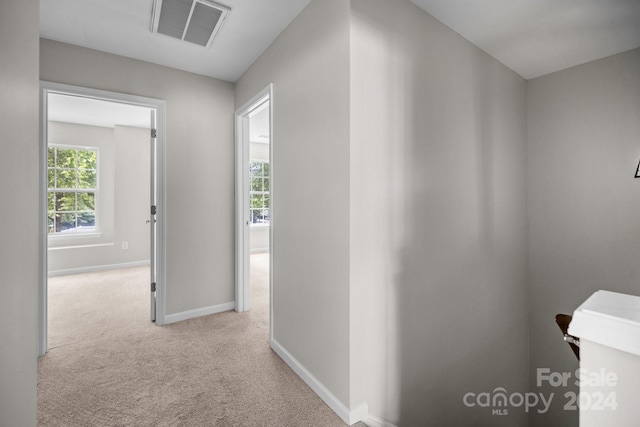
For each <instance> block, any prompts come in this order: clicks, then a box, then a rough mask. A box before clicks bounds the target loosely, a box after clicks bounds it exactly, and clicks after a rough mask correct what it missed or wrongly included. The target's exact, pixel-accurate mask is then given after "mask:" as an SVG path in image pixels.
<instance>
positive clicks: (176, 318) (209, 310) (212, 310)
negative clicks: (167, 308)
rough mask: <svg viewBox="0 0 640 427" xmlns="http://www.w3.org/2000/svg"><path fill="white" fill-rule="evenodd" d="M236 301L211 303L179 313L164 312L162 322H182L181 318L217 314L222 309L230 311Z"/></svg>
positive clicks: (186, 318) (187, 318) (222, 310)
mask: <svg viewBox="0 0 640 427" xmlns="http://www.w3.org/2000/svg"><path fill="white" fill-rule="evenodd" d="M235 306H236V302H235V301H231V302H226V303H224V304H218V305H211V306H209V307H202V308H196V309H194V310H187V311H181V312H179V313H173V314H166V315H165V316H164V324H165V325H168V324H170V323H177V322H182V321H183V320H189V319H195V318H196V317H200V316H208V315H210V314H218V313H222V312H224V311H231V310H233V309H234V308H235Z"/></svg>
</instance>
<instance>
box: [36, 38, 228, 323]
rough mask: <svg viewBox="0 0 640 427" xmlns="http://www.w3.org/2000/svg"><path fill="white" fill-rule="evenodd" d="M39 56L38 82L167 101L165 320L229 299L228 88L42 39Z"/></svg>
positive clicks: (226, 84) (109, 55) (134, 61)
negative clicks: (56, 83) (177, 314)
mask: <svg viewBox="0 0 640 427" xmlns="http://www.w3.org/2000/svg"><path fill="white" fill-rule="evenodd" d="M40 53H41V56H40V61H41V62H40V78H41V79H42V80H46V81H53V82H58V83H66V84H71V85H76V86H84V87H91V88H96V89H103V90H109V91H114V92H120V93H128V94H133V95H140V96H147V97H152V98H159V99H164V100H165V101H166V116H167V123H166V132H167V134H166V171H165V177H166V203H167V212H166V248H167V253H166V259H167V262H166V285H167V286H166V292H167V294H166V304H167V305H166V311H167V314H174V313H180V312H184V311H188V310H193V309H198V308H206V307H210V306H215V305H218V304H224V303H227V302H230V301H233V299H234V258H233V251H232V250H230V248H233V245H234V232H233V229H234V217H233V215H234V213H233V212H234V208H233V206H234V190H233V188H234V186H233V182H234V160H233V159H234V148H233V147H234V144H233V111H234V104H233V102H234V98H233V93H234V91H233V85H232V84H230V83H226V82H222V81H219V80H215V79H211V78H208V77H203V76H198V75H195V74H190V73H187V72H183V71H179V70H175V69H172V68H167V67H163V66H159V65H154V64H150V63H146V62H142V61H137V60H133V59H129V58H124V57H120V56H116V55H112V54H108V53H104V52H98V51H95V50H91V49H86V48H82V47H77V46H71V45H68V44H64V43H59V42H55V41H51V40H45V39H42V40H41V52H40ZM160 214H161V213H160Z"/></svg>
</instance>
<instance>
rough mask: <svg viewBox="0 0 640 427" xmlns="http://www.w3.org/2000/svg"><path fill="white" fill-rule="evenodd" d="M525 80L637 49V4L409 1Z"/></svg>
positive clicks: (639, 0)
mask: <svg viewBox="0 0 640 427" xmlns="http://www.w3.org/2000/svg"><path fill="white" fill-rule="evenodd" d="M411 1H412V2H413V3H415V4H416V5H418V6H420V7H421V8H423V9H424V10H426V11H427V12H429V13H430V14H431V15H433V16H434V17H435V18H436V19H438V20H439V21H440V22H443V23H444V24H446V25H447V26H449V27H450V28H452V29H453V30H454V31H456V32H457V33H459V34H460V35H462V36H463V37H464V38H466V39H467V40H469V41H471V42H472V43H473V44H475V45H476V46H478V47H480V48H481V49H482V50H484V51H485V52H487V53H489V54H490V55H491V56H493V57H494V58H496V59H497V60H498V61H500V62H502V63H503V64H505V65H506V66H507V67H509V68H511V69H512V70H514V71H515V72H516V73H518V74H520V75H521V76H522V77H524V78H526V79H531V78H535V77H539V76H542V75H545V74H549V73H552V72H555V71H559V70H563V69H565V68H569V67H573V66H575V65H579V64H583V63H585V62H589V61H594V60H596V59H600V58H604V57H606V56H610V55H613V54H616V53H620V52H624V51H627V50H631V49H634V48H636V47H640V0H411Z"/></svg>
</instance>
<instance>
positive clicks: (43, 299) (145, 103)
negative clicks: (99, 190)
mask: <svg viewBox="0 0 640 427" xmlns="http://www.w3.org/2000/svg"><path fill="white" fill-rule="evenodd" d="M49 94H62V95H70V96H79V97H85V98H94V99H98V100H104V101H111V102H117V103H121V104H129V105H137V106H141V107H146V108H151V109H155V110H156V123H157V124H156V128H157V138H156V168H155V171H156V180H155V187H156V206H157V212H158V215H156V218H157V223H156V229H157V233H156V241H155V243H156V310H155V316H156V324H158V325H163V324H165V312H166V301H165V295H166V292H165V290H166V283H165V277H166V276H165V261H166V251H165V227H166V222H165V215H164V213H165V212H166V203H165V134H166V131H165V122H166V118H165V110H166V102H165V101H164V100H162V99H156V98H148V97H142V96H136V95H129V94H123V93H117V92H109V91H104V90H99V89H92V88H86V87H81V86H73V85H66V84H61V83H53V82H47V81H41V82H40V153H39V157H40V159H39V160H40V164H39V167H40V180H39V184H40V185H39V187H40V188H39V206H38V209H39V213H40V224H39V227H38V228H39V257H38V258H39V265H38V276H39V289H38V317H39V318H38V329H39V331H38V354H39V355H40V356H42V355H44V354H45V353H46V352H47V246H48V245H47V173H46V170H47V141H48V135H47V121H48V105H47V99H48V95H49Z"/></svg>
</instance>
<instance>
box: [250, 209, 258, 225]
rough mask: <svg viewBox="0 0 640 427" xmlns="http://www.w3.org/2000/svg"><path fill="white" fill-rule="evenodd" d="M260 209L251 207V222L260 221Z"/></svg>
mask: <svg viewBox="0 0 640 427" xmlns="http://www.w3.org/2000/svg"><path fill="white" fill-rule="evenodd" d="M259 213H260V211H259V210H258V209H251V223H252V224H256V223H257V222H258V214H259Z"/></svg>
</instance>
